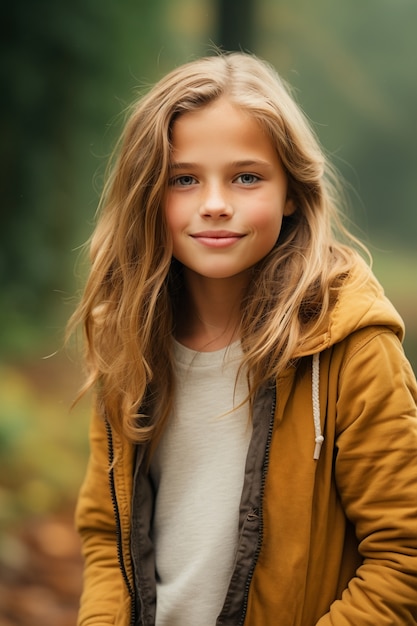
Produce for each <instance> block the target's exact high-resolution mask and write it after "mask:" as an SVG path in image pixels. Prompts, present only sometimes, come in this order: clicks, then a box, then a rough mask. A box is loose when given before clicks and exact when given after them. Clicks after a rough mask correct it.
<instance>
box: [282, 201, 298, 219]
mask: <svg viewBox="0 0 417 626" xmlns="http://www.w3.org/2000/svg"><path fill="white" fill-rule="evenodd" d="M295 208H296V207H295V202H294V200H293V199H292V198H289V197H287V199H286V201H285V206H284V215H285V216H286V217H287V216H288V215H292V214H293V213H294V211H295Z"/></svg>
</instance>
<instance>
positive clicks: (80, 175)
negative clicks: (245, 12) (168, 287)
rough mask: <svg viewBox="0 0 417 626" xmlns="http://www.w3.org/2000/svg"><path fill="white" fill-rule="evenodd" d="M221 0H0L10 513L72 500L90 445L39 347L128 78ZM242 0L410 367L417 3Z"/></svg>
mask: <svg viewBox="0 0 417 626" xmlns="http://www.w3.org/2000/svg"><path fill="white" fill-rule="evenodd" d="M221 6H222V3H221V2H220V0H218V1H217V2H210V1H209V0H204V1H203V0H152V1H150V0H120V2H114V1H113V0H101V1H100V2H97V1H96V0H71V1H70V0H61V1H60V2H56V1H54V0H37V1H36V2H34V1H33V0H14V2H13V3H9V4H7V6H4V7H3V11H2V22H1V39H0V46H1V57H0V59H1V60H0V63H1V76H2V98H1V99H0V126H1V142H0V160H1V168H0V171H1V173H2V177H3V181H2V184H1V194H2V200H1V207H2V209H1V222H2V228H1V229H0V281H1V288H2V299H1V307H0V350H1V355H2V356H1V360H0V367H1V368H2V369H1V370H0V396H1V398H2V406H1V409H0V411H1V413H0V458H1V462H0V471H1V473H2V476H3V479H2V487H1V488H0V511H1V516H2V519H3V522H4V523H6V522H7V523H9V522H11V521H13V520H14V519H15V518H16V517H18V516H19V515H29V514H34V513H36V512H37V511H41V510H47V509H50V508H54V507H57V506H60V504H62V502H63V501H64V500H66V499H67V498H71V497H74V495H75V493H76V490H77V488H78V485H79V482H80V480H81V476H82V473H83V470H84V465H85V459H86V455H87V449H86V443H85V434H86V425H87V417H86V408H85V407H84V408H83V409H82V410H81V411H79V412H76V413H75V414H73V415H72V416H71V417H70V418H69V416H68V407H69V404H70V399H69V394H68V393H64V392H63V391H62V389H63V388H65V387H68V388H70V389H71V390H73V391H74V390H75V386H74V382H73V381H74V379H75V378H76V375H75V373H74V366H73V365H72V364H71V365H70V364H69V362H67V364H66V365H65V362H66V361H65V358H64V357H62V356H61V357H59V356H58V357H54V358H52V360H51V363H52V365H51V366H50V365H45V361H43V360H42V358H41V357H42V356H45V355H46V354H48V353H50V352H54V351H55V350H58V351H59V350H60V346H61V344H62V336H63V327H64V324H65V320H66V318H67V317H68V315H69V314H70V312H71V310H72V308H73V297H74V294H75V292H76V289H77V287H79V286H80V283H81V282H82V281H81V279H82V273H83V269H82V267H81V268H80V269H76V270H75V271H74V267H76V262H77V258H78V255H79V247H80V246H81V244H82V243H83V242H84V241H85V240H86V239H87V237H88V236H89V234H90V232H91V229H92V224H93V221H94V213H95V208H96V205H97V201H98V196H99V192H100V188H101V184H102V175H103V170H104V167H105V163H106V160H107V157H108V155H109V152H110V150H111V148H112V146H113V144H114V141H115V137H116V136H117V134H118V132H119V130H120V127H121V124H122V122H123V111H124V109H125V107H126V106H127V104H128V103H129V102H130V101H131V100H132V98H133V97H134V95H135V92H136V90H137V89H139V91H141V90H143V89H144V88H147V86H148V85H150V84H151V83H153V82H154V81H155V80H156V79H158V78H159V77H160V76H161V75H162V74H164V73H165V72H166V71H168V70H170V69H171V68H172V67H174V66H175V65H178V64H179V63H182V62H184V61H186V60H189V59H191V58H193V57H195V56H198V55H200V54H204V53H207V52H209V51H210V48H211V47H212V42H215V43H218V44H221V43H222V41H221V39H220V35H219V33H220V32H221V29H220V28H219V27H218V24H219V17H220V13H221V12H220V8H221ZM245 6H246V5H245ZM252 6H254V7H255V11H254V13H253V18H252V19H251V24H252V32H251V41H252V42H253V50H252V51H253V52H256V53H257V54H259V55H260V56H261V57H263V58H266V59H267V60H268V61H270V62H271V63H272V64H273V65H274V66H275V67H276V68H277V69H278V70H279V71H280V72H281V74H282V75H283V76H284V77H285V78H286V79H287V80H288V81H289V82H290V83H291V84H292V85H294V87H295V89H296V94H297V98H298V100H299V102H300V103H301V105H302V107H303V108H304V110H305V111H306V113H307V115H308V116H309V118H310V119H311V120H312V123H313V125H314V127H315V129H316V131H317V133H318V135H319V137H320V138H321V140H322V143H323V144H324V146H325V148H326V150H327V152H328V153H329V154H330V156H331V158H332V160H333V161H334V162H335V164H336V166H337V167H338V168H339V169H340V170H341V172H342V174H343V176H344V177H345V178H346V180H347V183H348V185H349V186H350V188H351V192H350V200H351V205H352V211H351V215H350V217H351V218H352V220H353V221H355V222H356V223H357V224H358V227H359V229H360V232H362V234H363V237H364V238H365V240H366V242H368V243H370V244H371V250H372V252H373V254H374V255H375V271H376V273H377V275H378V277H379V278H380V280H381V281H382V282H383V284H384V285H385V286H386V288H387V293H388V295H389V296H390V297H391V298H392V299H393V300H394V303H395V304H396V305H397V307H398V308H399V310H400V312H401V313H402V314H403V316H404V319H405V321H406V324H407V340H406V349H407V353H408V355H409V357H410V359H411V361H412V363H413V364H414V367H416V366H417V321H416V319H417V318H416V315H415V310H416V306H417V294H416V278H415V263H416V248H415V245H416V244H415V242H416V234H417V213H416V210H415V208H416V201H417V189H416V171H417V123H416V110H417V84H416V80H415V78H416V77H415V60H416V58H417V38H416V37H415V25H416V23H417V3H416V2H415V0H396V1H395V2H394V1H393V0H366V2H363V3H358V2H354V3H352V2H348V1H347V0H341V1H340V2H337V3H335V2H331V0H316V2H314V3H312V2H309V0H291V2H289V1H288V0H286V1H284V0H259V1H258V2H256V4H255V3H254V4H253V5H252ZM239 7H240V8H241V9H242V7H243V5H242V4H240V5H239ZM245 45H246V44H245V43H244V42H243V43H242V47H243V48H245ZM55 363H56V365H55ZM63 363H64V364H63ZM28 364H29V365H28ZM52 373H53V374H54V375H52ZM63 398H65V401H64V400H63Z"/></svg>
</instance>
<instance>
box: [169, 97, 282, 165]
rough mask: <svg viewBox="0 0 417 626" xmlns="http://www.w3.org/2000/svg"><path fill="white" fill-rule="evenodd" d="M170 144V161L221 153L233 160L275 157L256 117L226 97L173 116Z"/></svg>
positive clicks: (270, 142) (218, 156)
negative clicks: (175, 117)
mask: <svg viewBox="0 0 417 626" xmlns="http://www.w3.org/2000/svg"><path fill="white" fill-rule="evenodd" d="M171 146H172V154H171V159H172V160H173V161H177V160H181V161H182V160H186V161H190V162H193V161H194V160H195V159H197V160H200V159H202V158H203V159H204V158H207V159H208V158H217V159H218V158H220V157H221V156H222V155H230V157H232V156H233V155H234V156H233V158H234V159H235V160H237V159H239V160H241V159H242V158H248V159H249V158H255V157H256V155H258V157H257V158H265V157H266V156H267V157H268V158H272V157H273V156H274V155H275V156H276V149H275V146H274V145H273V143H272V140H271V139H270V137H269V136H268V135H267V134H266V132H265V131H264V129H263V128H262V126H261V124H260V123H259V122H258V120H257V119H255V117H254V116H253V115H252V114H251V113H250V112H249V111H247V110H245V109H243V108H242V107H239V106H237V105H235V104H234V103H233V102H231V101H230V100H228V99H227V98H226V97H222V98H219V99H218V100H215V101H214V102H211V103H210V104H208V105H206V106H204V107H201V108H200V109H197V110H195V111H189V112H187V113H183V114H182V115H181V116H180V117H179V118H177V120H176V121H175V122H174V124H173V127H172V135H171ZM243 154H244V155H246V156H244V157H243V156H242V155H243Z"/></svg>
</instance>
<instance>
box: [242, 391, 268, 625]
mask: <svg viewBox="0 0 417 626" xmlns="http://www.w3.org/2000/svg"><path fill="white" fill-rule="evenodd" d="M276 396H277V394H276V386H275V385H274V393H273V397H272V403H271V413H270V417H269V427H268V436H267V440H266V446H265V456H264V462H263V466H262V476H261V489H260V498H259V530H258V543H257V545H256V550H255V554H254V556H253V561H252V565H251V568H250V570H249V573H248V577H247V579H246V583H245V593H244V596H243V607H242V616H241V618H240V621H239V624H238V626H243V623H244V621H245V618H246V611H247V608H248V599H249V588H250V585H251V582H252V578H253V573H254V571H255V567H256V563H257V561H258V557H259V554H260V552H261V547H262V541H263V529H264V519H263V499H264V493H265V483H266V474H267V471H268V466H269V452H270V448H271V440H272V433H273V430H274V419H275V408H276Z"/></svg>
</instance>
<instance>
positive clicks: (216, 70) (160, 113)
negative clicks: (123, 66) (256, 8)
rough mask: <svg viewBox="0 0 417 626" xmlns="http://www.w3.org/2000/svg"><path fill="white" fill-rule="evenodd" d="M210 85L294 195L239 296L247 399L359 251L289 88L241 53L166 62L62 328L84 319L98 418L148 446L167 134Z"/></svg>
mask: <svg viewBox="0 0 417 626" xmlns="http://www.w3.org/2000/svg"><path fill="white" fill-rule="evenodd" d="M221 96H224V97H227V98H229V99H230V101H231V102H232V103H233V104H234V105H236V106H238V107H241V108H242V109H243V110H245V111H247V112H249V113H250V114H251V115H252V116H253V118H254V119H256V120H257V121H258V123H259V124H260V126H261V127H262V128H263V129H264V131H265V132H267V134H268V136H269V137H270V140H271V142H272V143H273V145H274V146H275V147H276V150H277V152H278V155H279V157H280V159H281V162H282V164H283V167H284V169H285V171H286V174H287V177H288V189H289V191H288V193H289V196H290V197H291V199H292V200H293V202H294V205H295V211H294V213H293V214H292V215H290V216H288V217H284V220H283V225H282V230H281V233H280V236H279V238H278V241H277V242H276V245H275V247H274V248H273V249H272V251H271V252H270V253H269V254H268V255H267V257H266V258H264V259H263V260H262V261H260V262H259V263H258V264H257V266H256V267H255V268H254V271H253V277H252V280H251V281H250V284H249V286H248V290H247V293H246V295H245V297H244V298H243V300H242V304H241V326H240V337H241V342H242V348H243V354H244V356H243V363H242V366H244V368H245V371H247V372H249V376H248V380H249V382H250V394H249V399H250V400H251V399H253V397H254V395H255V393H256V391H257V389H258V388H259V387H260V386H261V385H263V384H265V383H266V382H267V381H270V380H271V379H274V378H275V377H276V376H277V375H278V374H279V373H280V372H281V371H282V370H283V369H284V368H286V367H288V366H289V365H291V364H295V363H296V362H297V358H298V357H299V356H300V355H301V354H302V346H303V344H304V343H305V342H306V341H308V339H309V338H311V337H313V336H314V334H315V333H317V331H318V329H319V328H320V327H321V326H322V325H323V323H325V320H326V318H327V316H328V314H329V311H330V309H331V308H332V306H333V305H334V302H335V299H336V297H337V290H338V288H339V287H340V285H341V284H342V283H343V279H344V277H346V276H347V275H348V274H349V271H350V269H351V268H352V266H353V265H354V264H355V263H356V262H357V258H358V253H357V252H356V251H355V245H354V244H356V243H359V242H357V240H356V239H355V238H354V237H353V236H351V235H350V234H349V232H348V231H347V230H346V229H345V228H344V226H343V224H342V222H341V220H340V215H339V206H340V202H339V193H338V185H337V178H336V177H335V176H334V174H333V170H332V168H331V166H330V164H329V163H328V161H327V160H326V158H325V156H324V154H323V151H322V150H321V148H320V146H319V143H318V141H317V139H316V137H315V134H314V133H313V131H312V130H311V128H310V126H309V123H308V122H307V120H306V118H305V116H304V115H303V113H302V112H301V110H300V108H299V107H298V105H297V104H296V102H295V100H294V98H293V97H292V95H291V92H290V89H289V88H288V86H287V85H285V83H284V82H283V81H282V80H281V79H280V77H279V76H278V75H277V74H276V72H275V71H274V70H273V68H271V67H270V66H269V65H268V64H267V63H265V62H263V61H261V60H259V59H257V58H256V57H254V56H252V55H248V54H243V53H230V54H219V55H217V56H210V57H204V58H201V59H199V60H196V61H193V62H191V63H187V64H185V65H183V66H181V67H179V68H177V69H175V70H173V71H172V72H171V73H169V74H168V75H167V76H165V77H164V78H163V79H162V80H160V81H159V82H158V83H157V84H156V85H155V86H154V87H153V88H152V89H151V90H150V91H149V92H148V93H147V94H146V95H144V96H142V97H141V98H140V99H139V100H138V101H137V102H135V103H134V104H133V106H132V108H131V110H130V113H129V117H128V120H127V122H126V125H125V128H124V131H123V133H122V136H121V138H120V141H119V143H118V146H117V148H116V151H115V154H114V157H113V159H112V160H111V165H110V167H109V171H108V177H107V182H106V184H105V187H104V191H103V194H102V198H101V201H100V205H99V210H98V219H97V224H96V228H95V231H94V233H93V236H92V238H91V242H90V259H91V269H90V274H89V277H88V280H87V283H86V286H85V290H84V294H83V296H82V299H81V302H80V304H79V306H78V308H77V309H76V311H75V313H74V314H73V316H72V318H71V319H70V322H69V331H70V332H72V331H73V330H74V328H75V327H77V326H79V325H81V326H83V328H84V335H85V361H86V365H87V378H86V382H85V385H84V388H83V391H86V390H87V389H90V388H94V389H95V390H96V393H97V402H98V403H99V404H100V410H101V411H103V413H104V414H105V416H106V418H107V419H108V420H109V422H110V424H111V425H112V426H113V427H114V428H115V429H116V430H117V431H119V432H120V433H122V434H123V435H124V436H125V437H127V438H128V439H129V440H131V441H134V442H136V443H145V442H146V443H151V447H153V446H154V445H155V442H156V441H157V440H158V439H159V437H160V435H161V433H162V432H163V428H164V425H165V424H166V420H167V418H168V416H169V413H170V411H171V409H172V403H173V397H174V393H175V377H174V369H173V358H172V336H173V334H174V332H175V319H176V310H177V305H178V302H179V300H180V299H181V293H182V273H181V266H180V264H179V263H178V262H177V261H176V260H175V259H173V258H172V244H171V240H170V235H169V232H168V230H167V226H166V222H165V219H164V214H163V210H162V201H163V197H164V194H165V191H166V188H167V181H168V170H169V164H170V153H171V145H170V135H171V130H172V125H173V123H174V121H175V120H176V119H177V118H178V116H180V115H182V114H184V113H186V112H188V111H194V110H196V109H199V108H201V107H204V106H206V105H207V104H209V103H211V102H213V101H214V100H216V99H217V98H220V97H221Z"/></svg>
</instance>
